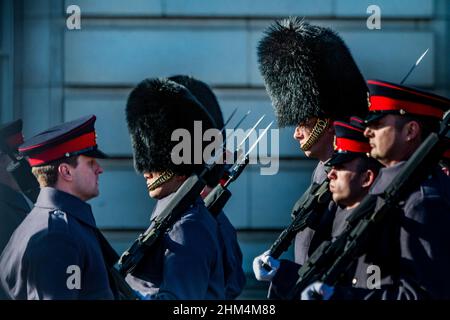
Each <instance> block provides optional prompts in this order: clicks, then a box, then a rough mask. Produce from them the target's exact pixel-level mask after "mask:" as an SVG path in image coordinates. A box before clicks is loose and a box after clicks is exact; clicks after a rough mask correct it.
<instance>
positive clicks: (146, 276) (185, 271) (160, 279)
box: [126, 193, 225, 300]
mask: <svg viewBox="0 0 450 320" xmlns="http://www.w3.org/2000/svg"><path fill="white" fill-rule="evenodd" d="M173 195H175V193H173V194H172V195H169V196H167V197H165V198H164V199H161V200H159V201H158V202H157V205H156V207H155V210H154V211H153V214H152V219H153V218H155V217H156V216H158V214H159V213H160V212H161V210H162V209H163V208H164V206H165V204H166V203H167V202H168V201H170V199H171V198H172V197H173ZM126 280H127V282H128V283H129V284H130V286H131V287H132V288H133V289H135V290H137V291H139V292H140V293H142V294H143V295H150V297H151V298H152V299H182V300H190V299H195V300H206V299H224V298H225V290H224V272H223V262H222V251H221V248H220V244H219V235H218V228H217V222H216V221H215V219H214V218H213V217H212V215H211V214H210V213H209V212H208V211H207V209H206V207H205V205H204V203H203V201H202V200H201V198H200V197H199V198H198V199H197V200H196V202H195V204H194V205H193V206H191V207H190V209H189V210H188V211H186V212H185V213H184V214H183V215H182V217H181V219H179V220H178V221H177V222H176V223H175V224H174V225H173V227H172V228H171V229H170V230H169V231H168V232H166V233H165V234H164V237H163V238H162V239H161V240H160V243H159V244H158V245H156V246H155V248H153V249H152V251H151V252H149V253H148V254H147V255H146V256H145V257H144V258H143V260H142V261H141V263H140V264H139V265H138V266H137V267H136V269H135V270H134V271H133V272H132V273H131V274H129V275H128V276H127V278H126Z"/></svg>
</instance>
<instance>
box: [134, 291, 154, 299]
mask: <svg viewBox="0 0 450 320" xmlns="http://www.w3.org/2000/svg"><path fill="white" fill-rule="evenodd" d="M133 291H134V293H135V294H136V296H137V297H138V298H139V300H152V297H151V295H150V293H147V294H145V295H144V294H142V293H140V292H139V291H137V290H133Z"/></svg>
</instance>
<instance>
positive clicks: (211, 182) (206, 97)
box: [169, 75, 225, 187]
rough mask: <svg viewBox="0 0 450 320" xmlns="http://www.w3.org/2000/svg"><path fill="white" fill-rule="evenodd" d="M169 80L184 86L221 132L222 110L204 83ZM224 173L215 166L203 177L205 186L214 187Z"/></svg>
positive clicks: (188, 79)
mask: <svg viewBox="0 0 450 320" xmlns="http://www.w3.org/2000/svg"><path fill="white" fill-rule="evenodd" d="M169 80H172V81H175V82H176V83H179V84H181V85H183V86H185V87H186V88H187V89H188V90H189V91H190V92H191V93H192V94H193V95H194V96H195V97H196V98H197V100H198V101H200V103H201V104H202V105H203V107H204V108H205V109H206V110H207V111H208V112H209V114H210V116H211V117H212V118H213V120H214V122H215V123H216V129H219V130H222V128H223V125H224V121H223V115H222V110H221V109H220V105H219V102H218V101H217V98H216V95H215V94H214V92H213V91H212V89H211V88H210V87H209V86H208V85H207V84H206V83H204V82H203V81H200V80H198V79H196V78H194V77H190V76H187V75H176V76H172V77H169ZM223 138H224V139H225V131H224V133H223ZM224 171H225V167H224V165H216V166H215V168H214V169H213V170H212V171H211V172H210V173H209V174H208V175H207V176H206V177H205V181H206V184H207V185H208V186H210V187H215V186H216V185H217V184H218V183H219V180H220V179H221V178H222V176H223V173H224Z"/></svg>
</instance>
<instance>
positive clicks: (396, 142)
mask: <svg viewBox="0 0 450 320" xmlns="http://www.w3.org/2000/svg"><path fill="white" fill-rule="evenodd" d="M395 117H396V116H395V115H392V114H388V115H386V116H384V117H382V118H380V119H378V120H376V121H374V122H372V123H370V124H369V125H368V126H367V128H366V130H365V131H364V136H365V137H367V138H369V144H370V156H371V157H372V158H374V159H377V160H378V161H379V162H381V163H382V164H383V165H385V166H389V164H390V162H391V161H392V160H396V159H398V157H399V153H401V152H402V151H403V147H402V139H401V132H400V131H399V130H397V128H396V118H395Z"/></svg>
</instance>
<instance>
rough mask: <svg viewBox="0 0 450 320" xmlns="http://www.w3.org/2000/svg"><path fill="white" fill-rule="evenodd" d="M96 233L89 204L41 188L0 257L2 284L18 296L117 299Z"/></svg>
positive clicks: (14, 297)
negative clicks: (111, 286) (32, 206)
mask: <svg viewBox="0 0 450 320" xmlns="http://www.w3.org/2000/svg"><path fill="white" fill-rule="evenodd" d="M97 232H99V231H98V229H97V227H96V224H95V220H94V216H93V214H92V211H91V206H90V205H89V204H87V203H86V202H84V201H81V200H80V199H78V198H76V197H74V196H72V195H70V194H68V193H65V192H62V191H59V190H56V189H54V188H42V189H41V192H40V194H39V197H38V200H37V202H36V204H35V207H34V209H33V210H32V211H31V212H30V213H29V214H28V216H27V217H26V218H25V220H24V221H23V222H22V224H21V225H20V226H19V227H18V228H17V229H16V231H15V232H14V234H13V236H12V237H11V240H10V241H9V243H8V245H7V246H6V248H5V250H4V252H3V254H2V256H1V258H0V270H2V272H1V274H0V277H1V279H0V280H1V285H2V286H3V288H4V289H5V291H6V292H8V293H9V296H10V297H11V298H13V299H113V298H114V295H113V292H112V290H111V288H110V284H109V280H108V274H107V270H106V266H105V262H104V259H103V256H102V251H101V248H100V245H99V243H98V240H97V239H98V238H97V235H96V233H97ZM78 271H79V272H78ZM78 275H79V276H80V277H79V278H78V279H79V280H80V281H79V284H80V286H79V287H78V285H77V280H76V278H75V277H77V276H78ZM74 279H75V280H74Z"/></svg>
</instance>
